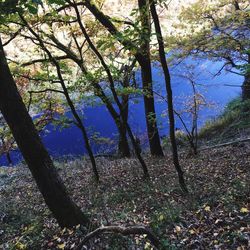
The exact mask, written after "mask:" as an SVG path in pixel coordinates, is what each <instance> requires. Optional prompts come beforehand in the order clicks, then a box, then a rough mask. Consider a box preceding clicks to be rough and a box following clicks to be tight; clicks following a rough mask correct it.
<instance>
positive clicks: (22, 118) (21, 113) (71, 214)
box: [0, 40, 89, 227]
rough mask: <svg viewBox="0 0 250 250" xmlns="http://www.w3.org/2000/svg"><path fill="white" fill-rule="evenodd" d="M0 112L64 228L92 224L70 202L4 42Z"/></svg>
mask: <svg viewBox="0 0 250 250" xmlns="http://www.w3.org/2000/svg"><path fill="white" fill-rule="evenodd" d="M0 77H1V78H0V111H1V112H2V114H3V116H4V118H5V120H6V122H7V124H8V126H9V127H10V130H11V132H12V134H13V136H14V138H15V140H16V142H17V145H18V147H19V149H20V151H21V152H22V154H23V157H24V159H25V161H26V162H27V165H28V167H29V169H30V171H31V173H32V175H33V177H34V179H35V181H36V183H37V186H38V188H39V190H40V192H41V193H42V195H43V198H44V200H45V202H46V204H47V206H48V207H49V209H50V210H51V212H52V213H53V215H54V216H55V218H56V219H57V221H58V223H59V225H60V226H61V227H71V226H74V225H77V224H85V225H87V224H89V221H88V219H87V217H85V215H84V214H83V213H82V212H81V210H80V209H79V208H78V207H77V206H76V204H75V203H74V202H73V201H72V200H71V199H70V197H69V195H68V194H67V192H66V189H65V186H64V185H63V183H62V181H61V179H60V178H59V176H58V174H57V172H56V169H55V167H54V165H53V162H52V160H51V158H50V156H49V154H48V152H47V150H46V149H45V147H44V145H43V144H42V141H41V139H40V137H39V135H38V133H37V131H36V129H35V126H34V124H33V121H32V119H31V117H30V116H29V114H28V112H27V109H26V107H25V105H24V103H23V101H22V98H21V96H20V94H19V93H18V90H17V87H16V85H15V82H14V79H13V77H12V75H11V73H10V70H9V67H8V64H7V61H6V58H5V55H4V50H3V46H2V43H1V40H0Z"/></svg>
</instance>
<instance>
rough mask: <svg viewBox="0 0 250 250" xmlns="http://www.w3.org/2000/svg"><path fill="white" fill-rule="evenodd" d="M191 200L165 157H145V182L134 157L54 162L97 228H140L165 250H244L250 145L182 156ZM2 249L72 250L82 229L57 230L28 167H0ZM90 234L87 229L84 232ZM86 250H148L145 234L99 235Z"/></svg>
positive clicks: (248, 230)
mask: <svg viewBox="0 0 250 250" xmlns="http://www.w3.org/2000/svg"><path fill="white" fill-rule="evenodd" d="M180 159H181V165H182V166H183V168H184V170H185V178H186V181H187V183H188V187H189V190H190V195H189V196H185V195H183V194H182V193H181V190H180V188H179V186H178V182H177V178H176V172H175V170H174V167H173V165H172V163H171V157H170V155H167V156H166V157H165V158H161V159H157V158H147V159H146V161H147V164H148V167H149V170H150V175H151V178H150V181H146V180H144V179H143V178H142V171H141V169H140V166H139V164H138V162H137V161H136V160H135V159H124V160H112V161H111V160H107V159H104V158H100V159H98V167H99V171H100V176H101V183H100V184H99V185H98V186H97V185H96V184H95V182H94V181H93V178H92V173H91V169H90V164H89V163H88V162H86V161H81V160H76V161H73V162H68V163H66V162H65V163H57V168H58V170H59V173H60V175H61V177H62V178H63V180H64V182H65V184H66V185H67V188H68V190H69V192H70V194H71V195H72V197H73V198H74V200H75V201H76V202H77V203H78V205H79V206H81V208H82V209H83V211H85V213H88V214H89V216H90V218H91V220H92V221H93V222H97V223H98V224H99V225H125V226H128V225H135V224H139V225H146V226H148V227H150V228H151V229H152V230H153V231H154V233H155V234H156V235H157V236H158V237H159V239H160V240H161V243H162V245H163V246H164V249H237V250H241V249H242V250H243V249H249V248H250V213H249V211H250V195H249V194H250V185H249V184H250V182H249V180H250V143H249V142H246V143H241V144H236V145H231V146H227V147H221V148H217V149H210V150H205V151H202V152H201V153H200V154H199V155H198V156H195V157H194V156H192V157H191V156H189V155H187V154H185V153H182V154H181V155H180ZM0 201H1V203H0V249H76V247H77V246H78V244H79V242H80V240H81V239H82V237H83V235H82V233H81V227H79V226H77V227H76V228H74V229H72V230H66V229H64V230H62V229H60V228H59V227H58V225H57V224H56V221H55V219H53V217H52V216H51V214H50V212H49V210H48V209H47V208H46V206H45V204H44V202H43V200H42V197H41V195H40V193H39V192H38V190H37V188H36V185H35V183H34V181H33V179H32V176H31V175H30V173H29V171H28V169H27V167H26V166H25V165H21V166H19V167H16V168H1V169H0ZM88 230H89V231H91V230H92V228H89V229H88ZM85 249H153V248H152V246H151V245H150V243H149V242H148V241H147V239H146V238H145V235H144V236H143V235H141V236H139V235H138V236H136V237H134V236H133V237H132V236H131V237H128V236H126V237H125V236H120V235H114V234H113V235H110V234H109V235H103V236H100V237H97V238H94V239H93V240H91V242H89V245H88V246H87V247H86V248H85Z"/></svg>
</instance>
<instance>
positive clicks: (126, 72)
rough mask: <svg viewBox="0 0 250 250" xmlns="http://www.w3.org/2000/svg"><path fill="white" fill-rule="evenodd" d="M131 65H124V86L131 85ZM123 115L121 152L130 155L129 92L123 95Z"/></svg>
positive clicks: (120, 140) (123, 154)
mask: <svg viewBox="0 0 250 250" xmlns="http://www.w3.org/2000/svg"><path fill="white" fill-rule="evenodd" d="M129 69H130V67H128V66H127V65H125V67H124V78H123V81H122V86H123V88H127V87H129V81H130V77H129V76H130V70H129ZM121 106H122V110H123V115H124V121H122V124H121V131H120V136H119V146H118V149H119V154H120V155H121V156H123V157H130V150H129V145H128V139H127V128H126V124H127V123H128V111H129V94H125V95H122V102H121Z"/></svg>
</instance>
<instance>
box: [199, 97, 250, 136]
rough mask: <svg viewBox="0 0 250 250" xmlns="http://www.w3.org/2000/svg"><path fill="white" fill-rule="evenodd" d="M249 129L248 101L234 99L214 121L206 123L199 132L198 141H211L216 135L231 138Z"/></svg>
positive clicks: (249, 111) (249, 105) (249, 104)
mask: <svg viewBox="0 0 250 250" xmlns="http://www.w3.org/2000/svg"><path fill="white" fill-rule="evenodd" d="M246 128H250V101H249V100H248V101H245V102H242V101H241V99H240V98H236V99H234V100H232V101H231V102H229V103H228V105H227V106H226V108H225V110H224V112H223V113H222V114H221V115H220V116H219V117H218V118H216V119H215V120H211V121H208V122H207V123H206V124H205V125H204V126H203V128H201V130H200V131H199V138H200V139H211V138H213V137H216V136H218V135H220V136H223V135H225V134H227V135H228V136H232V135H233V134H235V133H236V134H238V133H239V132H240V131H241V130H243V129H246Z"/></svg>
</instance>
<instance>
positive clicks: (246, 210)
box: [240, 207, 249, 213]
mask: <svg viewBox="0 0 250 250" xmlns="http://www.w3.org/2000/svg"><path fill="white" fill-rule="evenodd" d="M240 212H241V213H249V210H248V209H247V208H246V207H242V208H241V209H240Z"/></svg>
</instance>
